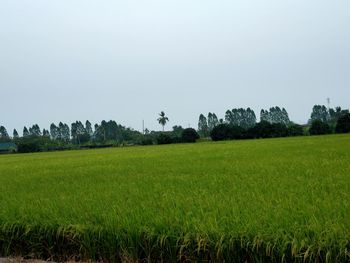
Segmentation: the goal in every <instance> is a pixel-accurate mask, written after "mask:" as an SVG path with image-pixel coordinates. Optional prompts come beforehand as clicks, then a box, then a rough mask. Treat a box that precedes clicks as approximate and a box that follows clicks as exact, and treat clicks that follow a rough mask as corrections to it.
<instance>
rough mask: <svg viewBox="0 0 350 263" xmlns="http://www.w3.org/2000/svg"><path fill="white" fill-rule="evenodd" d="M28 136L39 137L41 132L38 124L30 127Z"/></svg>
mask: <svg viewBox="0 0 350 263" xmlns="http://www.w3.org/2000/svg"><path fill="white" fill-rule="evenodd" d="M29 135H30V136H41V135H42V133H41V130H40V127H39V125H38V124H34V125H33V126H32V127H30V128H29Z"/></svg>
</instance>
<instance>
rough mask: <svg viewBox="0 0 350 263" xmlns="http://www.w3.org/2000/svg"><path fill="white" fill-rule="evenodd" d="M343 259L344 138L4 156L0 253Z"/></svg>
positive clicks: (347, 232)
mask: <svg viewBox="0 0 350 263" xmlns="http://www.w3.org/2000/svg"><path fill="white" fill-rule="evenodd" d="M16 255H21V256H24V257H28V258H42V259H51V260H67V259H75V260H88V259H90V260H94V261H100V260H101V261H115V262H121V261H139V262H143V261H148V262H154V261H164V262H177V261H212V262H223V261H225V262H246V261H248V262H265V261H268V262H281V261H285V262H290V261H300V262H304V261H306V262H315V261H318V262H326V261H328V262H336V261H338V262H346V261H350V135H331V136H315V137H298V138H283V139H265V140H246V141H228V142H207V143H197V144H179V145H167V146H145V147H128V148H108V149H95V150H80V151H66V152H50V153H35V154H13V155H1V156H0V256H16Z"/></svg>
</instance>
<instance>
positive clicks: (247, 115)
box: [225, 108, 256, 129]
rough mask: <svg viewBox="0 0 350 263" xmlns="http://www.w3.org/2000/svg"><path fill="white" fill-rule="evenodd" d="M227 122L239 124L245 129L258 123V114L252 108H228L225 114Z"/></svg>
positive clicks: (233, 124)
mask: <svg viewBox="0 0 350 263" xmlns="http://www.w3.org/2000/svg"><path fill="white" fill-rule="evenodd" d="M225 121H226V123H228V124H230V125H232V126H239V127H242V128H244V129H248V128H250V127H253V126H254V125H255V123H256V116H255V113H254V111H253V110H252V109H250V108H247V109H243V108H239V109H232V111H230V110H227V111H226V114H225Z"/></svg>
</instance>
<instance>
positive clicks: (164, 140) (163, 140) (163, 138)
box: [157, 133, 173, 144]
mask: <svg viewBox="0 0 350 263" xmlns="http://www.w3.org/2000/svg"><path fill="white" fill-rule="evenodd" d="M172 142H173V140H172V139H171V137H170V135H168V134H166V133H161V134H159V135H158V137H157V144H170V143H172Z"/></svg>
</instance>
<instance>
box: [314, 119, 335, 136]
mask: <svg viewBox="0 0 350 263" xmlns="http://www.w3.org/2000/svg"><path fill="white" fill-rule="evenodd" d="M331 132H332V130H331V127H330V126H329V125H328V123H326V122H323V121H321V120H315V121H313V122H312V123H311V127H310V129H309V133H310V134H311V135H322V134H329V133H331Z"/></svg>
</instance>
